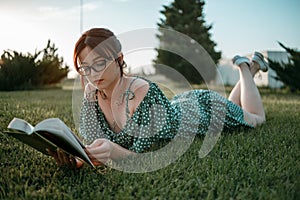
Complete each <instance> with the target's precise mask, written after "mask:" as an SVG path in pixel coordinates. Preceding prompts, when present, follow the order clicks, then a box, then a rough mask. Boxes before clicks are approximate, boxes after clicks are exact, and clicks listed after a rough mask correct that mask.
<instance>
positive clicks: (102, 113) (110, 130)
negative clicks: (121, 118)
mask: <svg viewBox="0 0 300 200" xmlns="http://www.w3.org/2000/svg"><path fill="white" fill-rule="evenodd" d="M145 80H146V79H145ZM147 82H148V84H149V89H148V91H147V93H146V95H145V96H144V98H143V100H142V101H141V102H140V104H139V105H138V106H137V108H136V110H135V111H134V113H133V114H132V115H131V116H128V117H127V118H126V123H125V125H124V127H123V128H122V129H121V128H120V129H121V131H120V132H115V131H113V130H112V129H111V128H110V126H109V123H108V121H107V119H106V117H105V115H104V112H103V111H102V109H101V107H100V105H99V104H98V101H96V102H95V104H96V107H97V110H98V112H99V113H100V114H101V117H102V118H103V119H104V122H105V123H104V126H105V128H106V130H108V131H109V132H111V133H113V134H114V135H121V134H123V133H124V131H125V130H126V129H127V128H128V126H129V124H130V121H132V120H133V119H134V118H135V116H136V113H137V112H138V110H139V109H140V107H141V105H142V104H143V103H144V101H145V99H146V98H147V97H148V95H149V93H150V90H151V87H152V85H153V82H150V81H148V80H147ZM126 103H128V101H126Z"/></svg>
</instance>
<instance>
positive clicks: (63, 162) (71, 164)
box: [48, 149, 82, 169]
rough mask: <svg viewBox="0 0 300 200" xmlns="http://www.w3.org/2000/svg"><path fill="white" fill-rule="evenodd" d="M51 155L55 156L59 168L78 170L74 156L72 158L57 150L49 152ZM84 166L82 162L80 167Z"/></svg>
mask: <svg viewBox="0 0 300 200" xmlns="http://www.w3.org/2000/svg"><path fill="white" fill-rule="evenodd" d="M48 152H49V154H50V155H51V156H53V158H54V160H55V161H56V163H57V165H58V166H59V167H68V168H69V169H76V168H77V160H76V158H75V157H74V156H71V155H69V154H67V153H65V152H64V151H62V150H60V149H57V151H49V150H48ZM81 165H82V162H81V164H80V166H81Z"/></svg>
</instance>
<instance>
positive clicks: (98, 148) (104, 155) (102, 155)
mask: <svg viewBox="0 0 300 200" xmlns="http://www.w3.org/2000/svg"><path fill="white" fill-rule="evenodd" d="M86 152H87V154H88V156H89V157H90V159H91V160H92V162H93V163H94V164H96V165H99V164H105V163H106V162H107V161H108V160H109V159H110V157H111V152H112V145H111V142H110V141H109V140H107V139H97V140H95V141H94V142H93V143H92V144H90V145H88V146H87V147H86Z"/></svg>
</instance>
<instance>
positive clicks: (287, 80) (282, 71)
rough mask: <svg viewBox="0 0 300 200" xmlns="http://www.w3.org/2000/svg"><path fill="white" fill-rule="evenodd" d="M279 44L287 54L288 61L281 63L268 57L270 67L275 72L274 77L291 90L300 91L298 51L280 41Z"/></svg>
mask: <svg viewBox="0 0 300 200" xmlns="http://www.w3.org/2000/svg"><path fill="white" fill-rule="evenodd" d="M279 45H280V46H281V47H282V48H284V49H285V50H286V52H287V53H288V54H289V61H288V63H281V62H276V61H272V60H270V59H269V65H270V68H272V69H273V70H274V71H275V72H276V74H277V76H275V77H274V78H275V79H276V80H279V81H282V82H283V83H284V84H285V85H286V86H288V87H289V88H290V90H291V91H292V92H296V91H297V90H298V91H300V81H299V78H300V51H298V50H296V49H291V48H288V47H286V46H284V45H283V44H282V43H280V42H279Z"/></svg>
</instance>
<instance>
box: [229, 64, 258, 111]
mask: <svg viewBox="0 0 300 200" xmlns="http://www.w3.org/2000/svg"><path fill="white" fill-rule="evenodd" d="M257 67H259V66H258V65H253V63H251V67H250V72H251V74H252V77H254V76H255V74H256V73H257V72H258V70H259V68H257ZM228 100H230V101H232V102H233V103H235V104H237V105H239V106H241V83H240V81H238V82H237V83H236V84H235V86H234V88H233V89H232V90H231V92H230V94H229V97H228Z"/></svg>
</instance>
